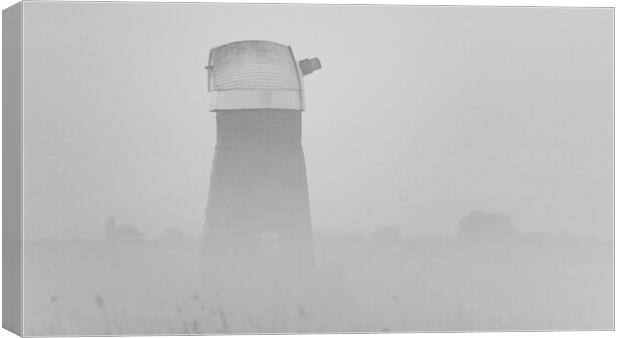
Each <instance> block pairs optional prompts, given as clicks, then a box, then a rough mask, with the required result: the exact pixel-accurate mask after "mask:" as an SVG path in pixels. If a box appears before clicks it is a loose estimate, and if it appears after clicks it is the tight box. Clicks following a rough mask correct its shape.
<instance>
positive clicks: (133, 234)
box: [105, 216, 145, 243]
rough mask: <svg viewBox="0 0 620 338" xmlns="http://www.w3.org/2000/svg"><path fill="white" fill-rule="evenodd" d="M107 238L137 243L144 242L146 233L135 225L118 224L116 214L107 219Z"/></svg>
mask: <svg viewBox="0 0 620 338" xmlns="http://www.w3.org/2000/svg"><path fill="white" fill-rule="evenodd" d="M105 234H106V239H107V240H109V241H114V242H124V243H136V242H144V240H145V238H144V235H143V234H142V233H141V232H140V230H138V229H137V228H136V227H134V226H133V225H120V226H119V225H117V224H116V219H115V217H114V216H111V217H109V218H108V220H107V221H106V225H105Z"/></svg>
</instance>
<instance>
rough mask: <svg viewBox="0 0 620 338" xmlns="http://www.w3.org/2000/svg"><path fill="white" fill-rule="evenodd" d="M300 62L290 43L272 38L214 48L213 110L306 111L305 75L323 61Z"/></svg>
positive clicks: (210, 68) (211, 61)
mask: <svg viewBox="0 0 620 338" xmlns="http://www.w3.org/2000/svg"><path fill="white" fill-rule="evenodd" d="M300 63H301V66H300V64H298V63H297V61H296V60H295V56H294V55H293V51H292V49H291V48H290V46H285V45H282V44H279V43H275V42H270V41H257V40H251V41H237V42H232V43H229V44H225V45H222V46H219V47H215V48H213V49H211V53H210V55H209V65H208V66H207V67H206V68H207V70H208V72H209V74H208V76H209V80H208V81H209V83H208V89H209V92H211V93H212V99H211V109H210V110H211V111H223V110H244V109H283V110H297V111H303V110H304V108H305V107H304V90H303V76H304V75H306V74H310V73H312V72H313V71H314V70H316V69H320V68H321V63H320V61H319V60H318V59H316V58H313V59H311V60H308V59H306V60H302V61H301V62H300Z"/></svg>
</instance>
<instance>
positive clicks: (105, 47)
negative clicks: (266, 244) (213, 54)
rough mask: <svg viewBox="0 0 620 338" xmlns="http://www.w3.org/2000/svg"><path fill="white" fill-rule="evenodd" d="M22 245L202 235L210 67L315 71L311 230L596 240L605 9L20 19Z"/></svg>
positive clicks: (230, 9) (605, 88)
mask: <svg viewBox="0 0 620 338" xmlns="http://www.w3.org/2000/svg"><path fill="white" fill-rule="evenodd" d="M24 11H25V16H24V17H25V20H27V22H26V24H25V26H24V28H25V31H24V55H25V59H24V103H25V104H24V131H25V134H24V171H25V172H24V174H25V177H26V178H27V179H26V180H25V182H24V216H25V219H24V224H25V229H24V231H25V238H26V239H28V240H30V239H39V238H98V237H101V236H102V235H103V233H104V231H105V229H104V224H105V222H106V219H107V218H108V217H109V216H110V215H114V216H115V217H116V219H117V220H118V222H119V223H123V224H131V225H134V226H135V227H136V228H138V229H139V230H140V231H142V232H143V233H145V234H146V235H147V236H149V237H153V236H156V235H158V234H161V233H163V232H164V231H165V229H167V228H169V227H175V228H178V229H180V230H181V231H182V232H184V233H186V234H189V235H200V234H202V231H203V224H204V209H205V206H206V202H207V191H208V186H209V173H210V171H211V161H212V159H213V152H214V146H215V114H213V113H209V112H208V107H209V96H208V94H207V91H206V88H207V83H206V81H207V77H206V71H205V70H204V69H203V67H204V66H205V65H206V64H207V61H208V55H209V50H210V48H212V47H215V46H218V45H221V44H224V43H228V42H231V41H236V40H247V39H265V40H271V41H275V42H279V43H284V44H290V45H291V46H292V47H293V52H294V53H295V56H296V57H297V59H302V58H305V57H312V56H318V57H320V58H321V61H322V63H323V68H324V69H323V70H322V71H321V72H319V73H317V75H316V76H312V77H311V78H308V79H306V81H305V86H306V99H307V103H306V108H307V110H306V112H304V113H303V136H302V143H303V147H304V151H305V156H306V163H307V173H308V184H309V192H310V206H311V212H312V222H313V228H314V230H315V231H318V232H331V233H340V232H350V231H357V232H361V233H369V232H371V231H373V230H374V229H376V228H378V227H382V226H385V225H392V226H395V227H397V228H398V229H400V230H401V231H402V232H403V233H404V234H406V235H408V236H423V235H442V236H451V235H453V234H454V233H455V232H456V229H457V225H458V220H459V219H460V218H462V217H463V216H465V215H466V214H468V213H469V212H470V211H472V210H476V209H483V210H493V211H498V212H504V213H508V214H510V216H511V218H512V221H513V224H514V227H515V228H517V229H519V230H522V231H535V232H545V233H552V234H564V233H565V234H570V235H577V236H585V237H594V238H598V239H611V238H612V233H613V226H612V215H613V214H612V196H613V195H612V193H613V192H612V178H613V176H612V175H613V174H612V166H613V162H612V158H613V157H612V139H613V134H612V133H613V124H612V114H613V96H612V95H613V82H612V81H613V33H612V32H613V29H612V28H613V9H609V8H599V9H594V8H592V9H588V8H507V7H505V8H492V7H403V6H392V7H386V6H336V5H330V6H315V5H233V4H183V3H176V4H165V3H135V4H134V3H105V4H93V3H88V4H80V3H58V2H51V3H44V2H37V3H36V6H35V5H33V3H25V4H24Z"/></svg>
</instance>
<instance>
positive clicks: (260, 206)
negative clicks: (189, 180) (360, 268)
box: [205, 41, 321, 270]
mask: <svg viewBox="0 0 620 338" xmlns="http://www.w3.org/2000/svg"><path fill="white" fill-rule="evenodd" d="M320 67H321V64H320V62H319V60H318V59H317V58H313V59H306V60H302V61H300V62H299V63H298V62H297V61H296V60H295V57H294V56H293V52H292V50H291V48H290V47H288V46H284V45H281V44H277V43H273V42H268V41H238V42H233V43H229V44H226V45H222V46H219V47H216V48H213V49H212V50H211V53H210V56H209V65H208V66H207V67H206V68H207V70H208V77H209V84H208V85H209V91H210V92H211V93H212V99H211V105H212V106H211V111H212V112H215V113H216V122H217V142H216V147H215V157H214V159H213V166H212V171H211V181H210V186H209V197H208V203H207V209H206V222H205V257H206V259H207V262H208V264H210V265H211V266H218V265H219V266H220V267H222V266H225V267H226V268H228V269H238V270H245V269H246V268H247V267H248V266H251V267H269V268H271V269H278V268H287V269H289V268H291V267H296V268H303V267H306V268H307V267H311V266H312V255H313V253H312V229H311V222H310V206H309V200H308V187H307V181H306V167H305V161H304V154H303V149H302V145H301V112H302V111H303V110H304V92H303V76H304V75H307V74H310V73H312V72H313V71H314V70H316V69H320Z"/></svg>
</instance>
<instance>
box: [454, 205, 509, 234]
mask: <svg viewBox="0 0 620 338" xmlns="http://www.w3.org/2000/svg"><path fill="white" fill-rule="evenodd" d="M513 233H514V229H513V228H512V221H511V219H510V216H509V215H508V214H502V213H493V212H485V211H481V210H476V211H473V212H471V213H469V214H468V215H467V216H465V217H464V218H463V219H461V221H460V222H459V228H458V232H457V237H458V238H462V239H484V238H489V239H490V238H502V237H506V236H509V235H512V234H513Z"/></svg>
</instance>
